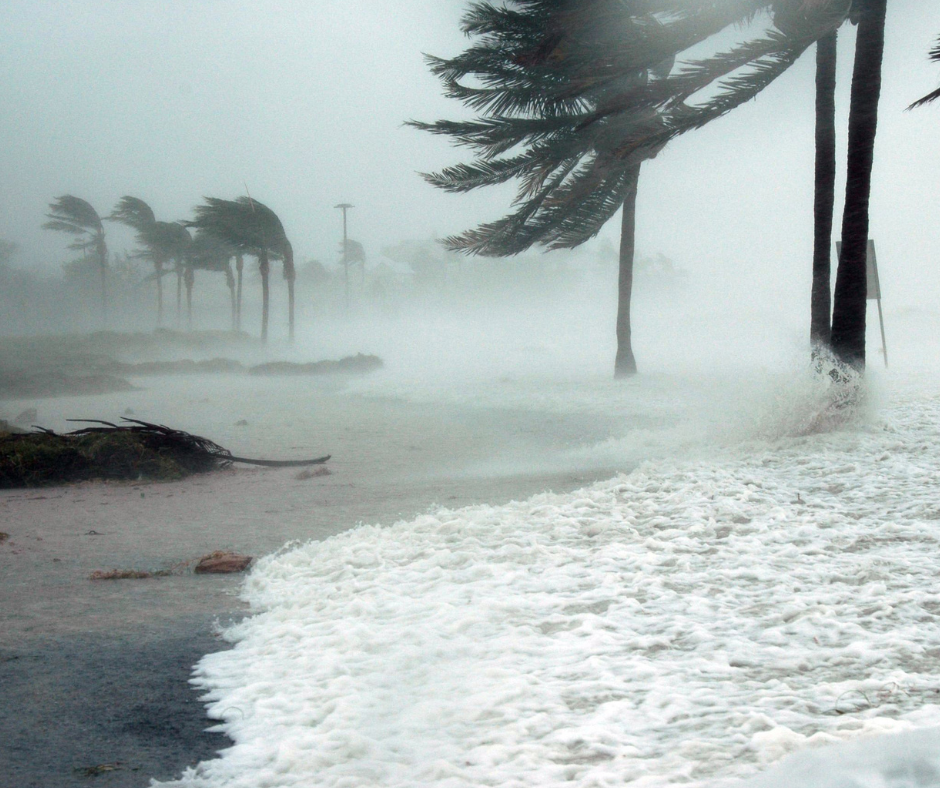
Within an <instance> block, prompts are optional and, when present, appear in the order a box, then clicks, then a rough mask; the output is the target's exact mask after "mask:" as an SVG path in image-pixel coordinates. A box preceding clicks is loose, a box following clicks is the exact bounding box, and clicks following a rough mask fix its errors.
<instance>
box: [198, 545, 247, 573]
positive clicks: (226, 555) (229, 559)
mask: <svg viewBox="0 0 940 788" xmlns="http://www.w3.org/2000/svg"><path fill="white" fill-rule="evenodd" d="M251 562H252V556H250V555H239V554H238V553H233V552H232V551H231V550H216V551H215V552H214V553H209V555H204V556H203V557H202V558H200V559H199V563H198V564H196V568H195V569H194V570H193V571H194V572H195V573H196V574H197V575H204V574H226V573H230V572H244V571H245V570H246V569H247V568H248V564H250V563H251Z"/></svg>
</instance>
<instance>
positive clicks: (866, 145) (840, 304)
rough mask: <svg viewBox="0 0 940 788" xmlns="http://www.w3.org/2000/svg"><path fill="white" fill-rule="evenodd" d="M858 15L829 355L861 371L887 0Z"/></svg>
mask: <svg viewBox="0 0 940 788" xmlns="http://www.w3.org/2000/svg"><path fill="white" fill-rule="evenodd" d="M858 10H859V19H858V35H857V38H856V43H855V65H854V69H853V72H852V97H851V102H850V106H849V153H848V161H847V164H846V183H845V209H844V212H843V215H842V254H841V255H840V258H839V267H838V269H837V272H836V289H835V298H834V305H833V311H832V335H831V344H832V350H833V353H835V355H836V357H837V358H838V359H839V360H840V361H841V362H842V363H843V364H846V365H847V366H849V367H853V368H855V369H857V370H863V369H864V368H865V318H866V312H867V308H868V268H867V253H868V226H869V200H870V197H871V172H872V165H873V163H874V153H875V133H876V132H877V129H878V100H879V98H880V96H881V63H882V59H883V55H884V39H885V16H886V12H887V0H864V2H862V3H861V4H860V7H859V9H858Z"/></svg>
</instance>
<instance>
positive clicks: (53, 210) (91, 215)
mask: <svg viewBox="0 0 940 788" xmlns="http://www.w3.org/2000/svg"><path fill="white" fill-rule="evenodd" d="M49 211H50V212H49V213H47V214H46V216H47V218H48V219H49V221H48V222H45V223H44V224H43V228H44V229H46V230H57V231H59V232H63V233H69V234H71V235H74V236H75V237H76V240H75V241H74V242H73V243H72V244H70V245H69V248H70V249H81V250H82V251H83V252H85V253H87V252H88V250H89V249H93V250H94V255H95V258H96V260H97V262H98V270H99V272H100V274H101V313H102V318H103V320H104V323H105V325H107V322H108V284H107V271H108V246H107V244H106V243H105V240H104V225H103V224H102V223H101V217H100V216H99V215H98V212H97V211H96V210H95V209H94V208H93V207H92V206H91V203H89V202H87V201H85V200H83V199H81V198H80V197H73V196H72V195H71V194H65V195H63V196H61V197H57V198H56V199H55V201H54V202H51V203H49Z"/></svg>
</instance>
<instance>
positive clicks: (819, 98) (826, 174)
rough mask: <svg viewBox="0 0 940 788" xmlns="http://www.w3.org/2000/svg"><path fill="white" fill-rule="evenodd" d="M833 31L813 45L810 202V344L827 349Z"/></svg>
mask: <svg viewBox="0 0 940 788" xmlns="http://www.w3.org/2000/svg"><path fill="white" fill-rule="evenodd" d="M836 44H837V33H836V31H833V32H832V33H830V34H829V35H827V36H824V37H823V38H821V39H819V41H817V42H816V178H815V182H816V187H815V188H816V194H815V198H814V201H813V221H814V232H813V289H812V296H811V300H810V332H809V335H810V344H811V345H812V347H813V352H814V353H815V352H816V351H817V350H818V349H819V348H825V347H828V346H829V335H830V331H831V326H830V313H831V310H832V295H831V292H830V287H831V285H830V277H831V270H830V269H831V263H830V261H831V257H832V251H831V250H832V210H833V207H834V205H835V189H836V51H837V47H836Z"/></svg>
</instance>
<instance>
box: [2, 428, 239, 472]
mask: <svg viewBox="0 0 940 788" xmlns="http://www.w3.org/2000/svg"><path fill="white" fill-rule="evenodd" d="M231 463H232V459H231V453H230V452H229V451H228V450H226V449H223V448H222V447H221V446H219V445H218V444H216V443H213V442H212V441H210V440H208V439H206V438H202V437H200V436H198V435H191V434H189V433H188V432H182V431H180V430H173V429H170V428H168V427H163V426H159V425H155V424H146V423H145V422H133V423H129V424H127V425H124V426H116V425H113V424H100V425H98V426H94V427H85V428H83V429H80V430H75V431H74V432H69V433H65V434H57V433H55V432H52V431H50V430H39V431H36V432H30V433H26V434H6V435H4V434H0V488H9V487H35V486H39V485H45V484H62V483H67V482H82V481H88V480H91V479H103V480H125V481H134V480H138V479H148V480H160V481H172V480H176V479H182V478H184V477H186V476H189V475H191V474H194V473H206V472H208V471H213V470H217V469H220V468H225V467H228V466H229V465H231Z"/></svg>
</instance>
